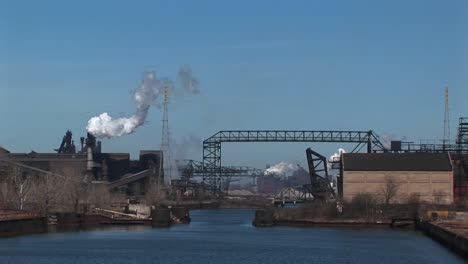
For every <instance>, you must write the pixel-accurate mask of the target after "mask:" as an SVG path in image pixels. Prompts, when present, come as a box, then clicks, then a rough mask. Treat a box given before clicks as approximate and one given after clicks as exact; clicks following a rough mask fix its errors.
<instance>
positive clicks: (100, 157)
mask: <svg viewBox="0 0 468 264" xmlns="http://www.w3.org/2000/svg"><path fill="white" fill-rule="evenodd" d="M56 151H57V153H37V152H34V151H32V152H30V153H10V152H9V151H8V150H6V149H4V148H0V174H1V173H3V174H4V173H6V170H7V167H8V166H11V165H17V166H21V167H22V168H23V169H24V171H26V172H27V173H29V174H31V175H37V174H40V173H48V172H49V173H53V174H57V175H63V176H67V177H75V178H79V179H80V180H82V181H83V182H88V183H100V184H107V186H108V187H109V189H110V190H111V191H118V192H121V193H125V194H126V195H129V196H139V195H143V194H144V193H145V190H146V186H147V184H148V182H149V181H150V180H151V179H154V180H157V181H159V182H161V183H162V182H163V177H164V172H163V154H162V151H160V150H142V151H140V156H139V160H131V159H130V154H129V153H103V152H101V143H100V142H99V141H98V142H96V140H95V138H94V137H93V136H92V135H90V134H88V137H87V138H86V139H85V138H81V150H79V151H76V148H75V146H74V142H73V140H72V134H71V132H70V131H68V132H67V134H66V135H65V136H64V138H63V141H62V144H61V145H60V148H58V149H56ZM0 176H1V175H0Z"/></svg>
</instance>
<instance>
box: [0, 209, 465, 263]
mask: <svg viewBox="0 0 468 264" xmlns="http://www.w3.org/2000/svg"><path fill="white" fill-rule="evenodd" d="M253 214H254V211H253V210H199V211H192V212H191V216H192V223H190V224H189V225H178V226H174V227H171V228H168V229H151V228H148V227H138V228H135V227H133V228H130V229H128V228H123V227H120V228H119V227H111V228H106V229H102V230H94V231H86V232H68V233H49V234H42V235H31V236H22V237H16V238H8V239H0V263H2V264H3V263H30V264H40V263H47V264H56V263H57V264H59V263H60V264H62V263H105V264H111V263H174V264H177V263H184V264H197V263H203V264H205V263H217V264H222V263H272V264H274V263H307V264H311V263H334V264H339V263H369V264H371V263H372V264H374V263H421V264H428V263H444V264H449V263H450V264H451V263H466V262H464V260H463V259H462V258H460V257H458V256H456V255H455V254H453V253H452V252H450V251H448V250H447V249H445V248H444V247H442V246H440V245H439V244H437V243H436V242H434V241H432V240H431V239H429V238H427V237H425V236H424V235H423V234H421V233H419V232H414V231H392V230H390V229H370V228H361V229H350V228H289V227H275V228H254V227H252V226H251V221H252V219H253Z"/></svg>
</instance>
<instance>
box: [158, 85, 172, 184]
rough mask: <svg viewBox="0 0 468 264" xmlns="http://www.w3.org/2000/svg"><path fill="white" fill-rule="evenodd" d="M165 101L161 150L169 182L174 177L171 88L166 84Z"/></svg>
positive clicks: (165, 176)
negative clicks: (170, 124) (170, 131)
mask: <svg viewBox="0 0 468 264" xmlns="http://www.w3.org/2000/svg"><path fill="white" fill-rule="evenodd" d="M163 95H164V101H163V119H162V122H163V125H162V136H161V150H162V152H163V159H164V164H163V166H164V178H166V179H169V184H170V183H171V179H172V163H171V151H170V133H169V88H168V87H167V86H166V87H164V90H163Z"/></svg>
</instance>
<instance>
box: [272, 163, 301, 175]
mask: <svg viewBox="0 0 468 264" xmlns="http://www.w3.org/2000/svg"><path fill="white" fill-rule="evenodd" d="M299 168H300V167H299V165H297V164H291V163H286V162H280V163H278V164H276V165H275V166H272V167H270V168H268V169H266V170H265V172H264V175H276V176H278V177H281V178H284V177H288V176H291V175H292V174H293V173H294V172H295V171H297V170H298V169H299Z"/></svg>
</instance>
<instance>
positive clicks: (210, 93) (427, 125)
mask: <svg viewBox="0 0 468 264" xmlns="http://www.w3.org/2000/svg"><path fill="white" fill-rule="evenodd" d="M65 2H66V1H0V95H1V97H0V111H1V113H2V115H1V119H0V121H1V122H0V131H1V133H0V145H3V146H4V147H6V148H7V149H9V150H11V151H14V152H29V151H30V150H35V151H40V152H49V151H52V149H53V148H56V147H57V146H58V145H59V143H60V140H61V137H62V136H63V134H64V133H65V131H66V129H70V130H72V131H73V132H74V135H75V138H76V140H77V141H78V137H79V136H81V135H84V134H85V133H86V131H85V126H86V123H87V120H88V119H89V118H91V117H93V116H95V115H98V114H100V113H102V112H108V113H109V114H111V115H114V116H125V115H127V114H131V113H133V112H134V105H133V103H132V101H131V92H132V90H134V89H135V88H136V87H137V86H138V84H139V83H140V80H141V78H142V74H143V72H145V71H147V70H155V71H156V72H157V74H158V75H159V76H167V77H169V78H175V77H176V73H177V70H178V67H179V66H180V65H182V64H187V63H188V64H190V65H191V66H192V69H193V71H194V73H195V74H196V76H197V78H198V79H199V81H200V84H201V86H200V90H201V94H199V95H197V96H184V97H182V98H174V100H173V101H172V104H171V109H170V127H171V133H172V137H173V138H174V139H175V141H177V142H179V144H178V145H185V147H183V148H182V147H181V149H182V150H178V151H177V152H179V153H184V155H183V156H184V158H193V159H197V160H201V156H202V154H201V147H199V146H198V145H197V144H189V142H190V140H189V139H199V140H203V139H205V138H207V137H209V136H210V135H212V134H214V133H216V132H217V131H219V130H228V129H251V130H255V129H301V130H302V129H310V130H327V129H339V130H369V129H372V130H375V131H376V132H377V133H380V134H382V133H388V134H393V135H395V136H396V137H398V138H401V137H406V138H408V139H412V140H415V141H418V140H419V139H439V138H441V137H442V133H443V117H444V101H443V93H444V87H445V86H446V85H448V86H449V88H450V111H451V124H452V138H453V137H454V136H455V128H456V123H457V121H458V120H457V119H458V117H460V116H468V104H467V102H468V78H467V73H468V49H467V47H468V2H467V1H463V0H453V1H441V0H440V1H429V0H424V1H422V0H421V1H418V0H414V1H375V0H374V1H372V0H369V1H132V3H130V1H73V2H72V1H67V3H65ZM161 118H162V113H161V110H160V109H157V108H152V109H151V110H150V113H149V116H148V122H147V123H146V124H145V125H144V126H143V127H141V128H139V129H138V131H137V132H136V133H134V134H132V135H129V136H123V137H121V138H117V139H112V140H105V141H104V142H103V144H104V150H105V151H109V152H114V151H115V152H130V153H132V154H133V155H136V153H138V150H140V149H154V148H158V147H159V145H160V138H161ZM183 143H187V144H183ZM309 146H312V147H314V148H315V149H316V150H318V151H319V152H322V153H323V154H326V155H330V154H332V153H333V152H335V151H336V149H337V148H338V147H339V146H338V145H326V144H317V145H308V144H263V143H261V144H230V145H226V146H223V163H225V164H233V165H250V166H256V167H263V166H265V164H267V163H268V164H275V163H277V162H279V161H289V162H294V163H304V162H305V155H304V154H305V152H304V151H305V149H306V148H307V147H309ZM344 147H345V148H347V149H350V148H352V147H353V146H344Z"/></svg>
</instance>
